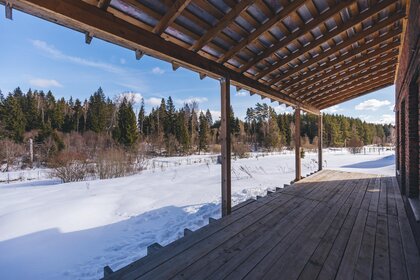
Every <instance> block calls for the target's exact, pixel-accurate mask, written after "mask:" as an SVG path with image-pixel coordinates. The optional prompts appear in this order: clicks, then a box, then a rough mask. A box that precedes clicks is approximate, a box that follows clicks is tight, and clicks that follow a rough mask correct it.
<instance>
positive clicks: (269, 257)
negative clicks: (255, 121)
mask: <svg viewBox="0 0 420 280" xmlns="http://www.w3.org/2000/svg"><path fill="white" fill-rule="evenodd" d="M109 272H111V271H109ZM419 277H420V258H419V252H418V249H417V247H416V244H415V241H414V237H413V234H412V231H411V228H410V225H409V222H408V219H407V215H406V212H405V208H404V204H403V201H402V198H401V196H400V194H399V190H398V187H397V183H396V180H395V178H394V177H383V176H376V175H369V174H359V173H347V172H341V171H332V170H325V171H322V172H319V173H317V174H315V175H313V176H310V177H308V178H306V179H304V180H302V181H300V182H299V183H296V184H294V185H293V187H288V188H285V189H281V190H279V191H277V192H274V193H271V194H269V195H267V196H266V197H263V198H261V199H258V200H256V201H254V202H251V203H248V204H246V205H244V206H243V207H240V208H237V209H236V210H235V211H234V212H233V213H232V214H231V215H230V216H228V217H225V218H222V219H220V220H217V221H215V222H214V223H211V224H210V225H208V226H206V227H203V228H201V229H199V230H197V231H196V232H194V233H191V234H188V235H187V236H185V237H184V238H181V239H179V240H177V241H175V242H173V243H171V244H169V245H168V246H166V247H164V248H160V249H158V250H157V252H155V253H153V254H149V255H148V256H147V257H145V258H142V259H140V260H138V261H136V262H134V263H132V264H131V265H128V266H126V267H124V268H122V269H120V270H118V271H116V272H113V273H111V274H109V275H108V276H107V277H106V279H169V278H174V279H206V278H209V279H353V278H355V279H361V278H367V279H370V278H374V279H389V278H394V279H419Z"/></svg>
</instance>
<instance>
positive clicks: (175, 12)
mask: <svg viewBox="0 0 420 280" xmlns="http://www.w3.org/2000/svg"><path fill="white" fill-rule="evenodd" d="M190 2H191V0H176V1H175V3H173V4H172V5H171V7H170V8H169V9H168V11H167V12H166V13H165V15H164V16H163V18H162V19H161V20H160V21H159V23H158V24H157V25H156V26H155V28H153V33H155V34H157V35H160V34H162V33H163V32H165V30H166V28H167V27H168V26H169V25H171V24H172V22H174V21H175V19H176V18H177V17H178V16H179V15H180V14H181V13H182V11H183V10H184V9H185V8H186V7H187V6H188V4H189V3H190Z"/></svg>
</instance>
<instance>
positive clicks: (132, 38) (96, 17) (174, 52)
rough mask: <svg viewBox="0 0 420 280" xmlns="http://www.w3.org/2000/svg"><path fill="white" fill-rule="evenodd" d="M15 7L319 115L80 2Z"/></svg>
mask: <svg viewBox="0 0 420 280" xmlns="http://www.w3.org/2000/svg"><path fill="white" fill-rule="evenodd" d="M0 3H1V4H4V3H5V0H0ZM14 7H15V8H16V9H18V10H21V11H23V12H26V13H29V14H33V15H36V16H38V17H41V18H44V19H46V20H49V21H53V22H56V23H58V24H61V25H63V26H67V27H69V28H72V29H75V30H79V31H83V32H92V33H93V34H95V37H97V38H100V39H103V40H106V41H109V42H112V43H115V44H118V45H120V46H124V47H126V48H129V49H131V50H141V51H143V52H145V53H146V54H148V55H150V56H153V57H157V58H159V59H162V60H165V61H168V62H176V63H177V64H179V65H181V66H183V67H186V68H189V69H191V70H193V71H196V72H200V73H203V74H206V75H207V76H209V77H213V78H218V79H219V78H223V77H229V78H230V79H231V81H232V85H234V86H239V87H241V88H243V89H246V90H251V91H253V92H257V93H258V94H260V95H262V96H266V97H268V98H272V99H274V100H277V101H281V102H284V103H287V104H289V105H292V106H296V107H301V108H302V110H305V111H307V112H310V113H313V114H319V110H318V109H317V108H315V107H313V106H310V105H307V104H304V103H302V102H299V101H297V100H296V99H294V98H290V97H289V96H288V95H287V94H285V93H284V92H281V91H277V90H274V89H272V88H270V87H268V86H266V85H263V84H261V83H259V82H257V81H255V80H253V79H250V78H248V77H245V76H244V75H241V74H239V73H237V72H236V71H233V70H231V69H229V68H227V67H225V66H223V65H221V64H219V63H216V62H215V61H213V60H210V59H207V58H205V57H203V56H201V55H199V54H197V53H195V52H192V51H189V50H187V49H185V48H183V47H181V46H179V45H177V44H174V43H172V42H169V41H166V40H164V39H163V38H161V37H160V36H158V35H156V34H154V33H152V32H150V31H147V30H144V29H141V28H139V27H137V26H135V25H133V24H131V23H128V22H126V21H124V20H122V19H120V18H117V17H115V16H114V15H113V14H111V13H108V12H106V11H103V10H101V9H99V8H97V7H96V6H93V5H90V4H88V3H85V2H83V1H74V0H61V1H59V2H57V1H55V0H14Z"/></svg>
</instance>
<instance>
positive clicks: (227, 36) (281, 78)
mask: <svg viewBox="0 0 420 280" xmlns="http://www.w3.org/2000/svg"><path fill="white" fill-rule="evenodd" d="M0 3H2V4H4V5H9V6H12V8H14V9H18V10H21V11H23V12H26V13H29V14H33V15H35V16H38V17H41V18H44V19H47V20H49V21H53V22H56V23H58V24H61V25H64V26H67V27H70V28H73V29H75V30H78V31H81V32H83V33H85V34H86V37H87V39H88V40H89V39H90V38H91V37H92V36H93V37H98V38H101V39H104V40H107V41H110V42H112V43H115V44H118V45H121V46H124V47H126V48H130V49H132V50H134V51H136V55H137V58H139V57H140V56H141V55H142V54H143V53H144V54H147V55H151V56H154V57H157V58H159V59H163V60H166V61H168V62H171V63H172V64H173V66H174V68H177V67H179V66H183V67H187V68H189V69H192V70H194V71H197V72H199V73H200V77H201V78H203V77H204V76H210V77H214V78H222V77H230V79H231V82H232V84H233V85H236V86H237V87H238V88H240V89H245V90H249V91H250V92H251V93H256V94H260V95H261V96H263V97H267V98H270V99H272V101H279V102H282V103H285V104H287V105H291V106H294V107H300V108H302V109H303V110H305V111H307V112H311V113H315V114H318V113H319V110H320V109H324V108H327V107H330V106H333V105H336V104H338V103H341V102H344V101H347V100H349V99H352V98H355V97H358V96H361V95H364V94H366V93H369V92H372V91H374V90H378V89H381V88H384V87H386V86H389V85H392V84H394V80H395V73H396V67H397V65H398V57H399V51H400V45H401V38H402V35H401V33H402V31H403V20H404V18H405V6H406V1H405V0H398V1H397V0H383V1H377V0H353V1H352V0H343V1H334V0H294V1H288V0H241V1H238V0H84V1H82V0H61V1H56V0H31V1H29V0H0Z"/></svg>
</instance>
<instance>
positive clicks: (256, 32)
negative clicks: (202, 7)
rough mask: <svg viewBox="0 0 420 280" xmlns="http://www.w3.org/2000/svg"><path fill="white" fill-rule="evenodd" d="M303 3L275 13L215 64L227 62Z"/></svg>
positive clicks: (297, 2)
mask: <svg viewBox="0 0 420 280" xmlns="http://www.w3.org/2000/svg"><path fill="white" fill-rule="evenodd" d="M304 3H305V0H296V1H293V2H292V3H290V4H289V5H287V6H285V8H284V9H283V10H281V11H280V12H279V13H277V14H276V15H275V16H274V17H272V18H270V19H269V20H267V21H266V22H264V23H263V24H262V25H260V26H259V27H257V28H256V29H255V30H254V31H253V32H252V33H251V34H249V36H248V37H247V38H244V39H242V40H241V41H240V42H239V43H238V44H236V45H235V46H232V48H231V49H230V50H229V51H227V52H226V53H225V54H223V55H222V56H221V57H220V58H219V59H218V60H217V62H219V63H224V62H226V61H228V60H229V59H230V58H231V57H233V56H234V55H235V54H237V53H238V52H240V51H241V50H242V49H243V48H245V47H246V46H247V45H249V44H251V43H252V42H254V40H256V39H257V38H258V37H260V36H261V35H262V34H263V33H265V32H267V31H268V30H270V28H271V27H273V26H274V25H275V24H277V23H278V22H279V21H281V20H283V19H284V18H286V17H287V16H288V15H289V14H290V13H291V12H293V11H295V10H297V9H298V8H299V7H300V6H302V5H303V4H304Z"/></svg>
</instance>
